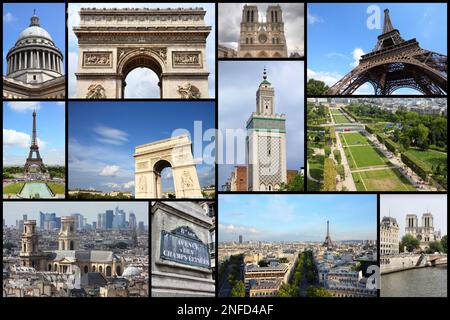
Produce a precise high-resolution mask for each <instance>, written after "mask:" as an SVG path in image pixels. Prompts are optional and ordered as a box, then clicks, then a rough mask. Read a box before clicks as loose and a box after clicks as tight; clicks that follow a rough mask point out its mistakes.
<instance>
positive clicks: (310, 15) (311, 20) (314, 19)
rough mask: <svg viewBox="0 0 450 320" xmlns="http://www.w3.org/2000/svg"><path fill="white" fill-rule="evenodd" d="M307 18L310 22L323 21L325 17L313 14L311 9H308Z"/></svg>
mask: <svg viewBox="0 0 450 320" xmlns="http://www.w3.org/2000/svg"><path fill="white" fill-rule="evenodd" d="M307 20H308V24H315V23H322V22H323V19H322V18H321V17H319V16H316V15H313V14H312V13H311V11H310V10H309V9H308V10H307Z"/></svg>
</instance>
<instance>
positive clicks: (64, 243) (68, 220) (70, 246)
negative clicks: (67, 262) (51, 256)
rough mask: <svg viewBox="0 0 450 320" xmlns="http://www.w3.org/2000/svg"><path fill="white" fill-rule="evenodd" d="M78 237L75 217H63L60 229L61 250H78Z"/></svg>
mask: <svg viewBox="0 0 450 320" xmlns="http://www.w3.org/2000/svg"><path fill="white" fill-rule="evenodd" d="M78 247H79V245H78V237H77V234H76V229H75V217H72V216H70V217H61V229H60V231H59V239H58V249H59V250H78Z"/></svg>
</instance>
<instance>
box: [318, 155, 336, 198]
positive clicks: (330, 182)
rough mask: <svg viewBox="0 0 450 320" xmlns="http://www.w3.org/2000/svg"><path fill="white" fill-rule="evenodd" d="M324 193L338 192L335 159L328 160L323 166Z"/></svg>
mask: <svg viewBox="0 0 450 320" xmlns="http://www.w3.org/2000/svg"><path fill="white" fill-rule="evenodd" d="M323 167H324V168H323V178H324V180H323V186H322V190H323V191H336V174H337V172H336V168H335V167H334V162H333V159H330V158H326V159H325V160H324V166H323Z"/></svg>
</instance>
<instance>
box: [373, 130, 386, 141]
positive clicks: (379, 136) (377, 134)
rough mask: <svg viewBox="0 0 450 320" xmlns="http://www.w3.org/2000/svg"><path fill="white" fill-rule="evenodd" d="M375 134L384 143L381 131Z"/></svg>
mask: <svg viewBox="0 0 450 320" xmlns="http://www.w3.org/2000/svg"><path fill="white" fill-rule="evenodd" d="M375 136H376V137H377V139H378V141H380V142H381V143H384V137H383V135H382V134H381V133H379V132H377V133H376V135H375Z"/></svg>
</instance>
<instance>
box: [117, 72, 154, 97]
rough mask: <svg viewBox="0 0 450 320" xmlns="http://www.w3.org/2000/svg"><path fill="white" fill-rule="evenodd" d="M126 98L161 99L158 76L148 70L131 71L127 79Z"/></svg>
mask: <svg viewBox="0 0 450 320" xmlns="http://www.w3.org/2000/svg"><path fill="white" fill-rule="evenodd" d="M125 81H126V83H127V86H126V87H125V98H144V97H145V98H159V97H160V92H159V87H158V82H159V79H158V76H157V75H156V73H154V72H153V71H152V70H150V69H147V68H137V69H134V70H133V71H131V72H130V73H129V74H128V76H127V78H126V79H125Z"/></svg>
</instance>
